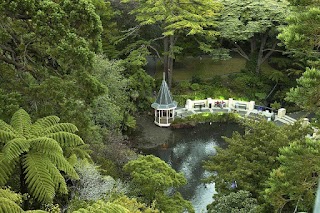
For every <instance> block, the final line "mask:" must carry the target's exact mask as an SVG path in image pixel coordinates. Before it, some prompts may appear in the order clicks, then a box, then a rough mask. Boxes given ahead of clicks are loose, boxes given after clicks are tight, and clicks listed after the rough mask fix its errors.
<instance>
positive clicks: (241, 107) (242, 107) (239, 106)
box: [234, 103, 247, 110]
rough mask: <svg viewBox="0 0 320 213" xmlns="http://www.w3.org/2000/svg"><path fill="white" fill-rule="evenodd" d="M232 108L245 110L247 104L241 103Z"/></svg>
mask: <svg viewBox="0 0 320 213" xmlns="http://www.w3.org/2000/svg"><path fill="white" fill-rule="evenodd" d="M234 108H236V109H245V110H246V109H247V104H242V103H235V104H234Z"/></svg>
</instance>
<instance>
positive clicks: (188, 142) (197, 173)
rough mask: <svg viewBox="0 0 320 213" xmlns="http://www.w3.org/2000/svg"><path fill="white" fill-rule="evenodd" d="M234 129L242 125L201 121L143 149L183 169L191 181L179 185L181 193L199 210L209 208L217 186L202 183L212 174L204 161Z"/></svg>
mask: <svg viewBox="0 0 320 213" xmlns="http://www.w3.org/2000/svg"><path fill="white" fill-rule="evenodd" d="M233 131H241V127H240V126H239V125H238V124H234V123H229V124H228V123H212V125H210V124H199V125H197V126H196V127H195V128H192V129H176V130H172V131H170V133H169V134H170V135H169V137H168V140H167V141H166V142H165V143H164V144H162V145H159V146H158V147H156V148H150V149H142V150H141V151H142V152H143V153H144V154H153V155H155V156H158V157H159V158H161V159H162V160H164V161H166V162H167V163H168V164H169V165H171V167H172V168H173V169H175V170H176V171H178V172H182V173H183V174H184V175H185V177H186V178H187V180H188V184H187V185H185V186H184V187H181V188H180V189H179V191H180V193H181V194H182V195H183V197H184V198H185V199H187V200H190V201H191V202H192V204H193V206H194V208H195V211H196V212H197V213H198V212H206V206H207V205H208V204H209V203H211V202H212V201H213V199H212V196H213V194H214V193H215V187H214V183H212V184H204V183H202V181H201V180H202V179H203V178H205V177H206V176H208V175H209V174H208V173H207V172H206V171H204V169H203V168H202V162H203V161H204V160H206V159H208V157H209V156H212V155H215V154H216V149H215V147H217V146H219V147H225V146H226V144H225V143H224V140H223V139H222V136H227V137H231V135H232V133H233Z"/></svg>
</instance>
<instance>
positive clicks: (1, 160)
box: [0, 153, 16, 186]
mask: <svg viewBox="0 0 320 213" xmlns="http://www.w3.org/2000/svg"><path fill="white" fill-rule="evenodd" d="M15 163H16V162H15V161H9V160H8V159H7V158H6V156H5V155H4V154H3V153H0V168H1V169H0V185H1V186H3V185H5V184H6V183H7V181H8V180H9V178H10V176H11V174H12V172H13V169H14V167H15Z"/></svg>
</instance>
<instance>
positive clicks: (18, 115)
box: [10, 109, 31, 135]
mask: <svg viewBox="0 0 320 213" xmlns="http://www.w3.org/2000/svg"><path fill="white" fill-rule="evenodd" d="M10 124H11V126H12V127H13V129H15V130H16V131H17V132H18V134H20V135H29V134H30V128H31V118H30V116H29V114H28V113H27V112H26V111H25V110H24V109H19V110H18V111H16V112H15V113H14V114H13V115H12V118H11V122H10Z"/></svg>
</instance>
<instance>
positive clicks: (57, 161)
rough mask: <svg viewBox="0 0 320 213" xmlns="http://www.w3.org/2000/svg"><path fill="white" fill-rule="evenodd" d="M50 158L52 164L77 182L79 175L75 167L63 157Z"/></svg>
mask: <svg viewBox="0 0 320 213" xmlns="http://www.w3.org/2000/svg"><path fill="white" fill-rule="evenodd" d="M48 158H49V159H50V160H51V162H52V163H53V164H54V165H55V166H56V167H57V169H59V170H60V171H64V172H65V173H66V174H67V175H68V176H69V177H71V178H73V179H75V180H77V179H79V175H78V174H77V172H76V170H75V169H74V168H73V166H72V165H71V164H70V163H69V162H68V161H67V160H66V159H65V157H64V156H63V155H52V154H49V155H48Z"/></svg>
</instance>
